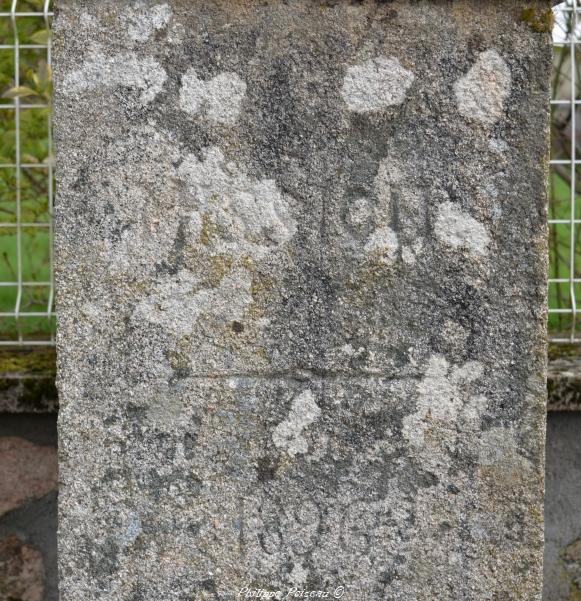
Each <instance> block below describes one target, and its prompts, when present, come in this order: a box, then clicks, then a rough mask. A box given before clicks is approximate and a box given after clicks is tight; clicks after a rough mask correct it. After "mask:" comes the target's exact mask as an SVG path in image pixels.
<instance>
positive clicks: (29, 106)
mask: <svg viewBox="0 0 581 601" xmlns="http://www.w3.org/2000/svg"><path fill="white" fill-rule="evenodd" d="M51 8H52V6H51V0H0V94H1V97H0V345H13V344H17V345H50V344H53V342H54V329H55V323H54V307H53V297H54V294H53V276H52V273H53V269H52V263H53V261H52V239H53V229H52V228H53V225H52V207H53V197H54V177H53V170H54V164H53V152H52V133H51V69H50V63H51V42H50V27H51V19H52V12H51Z"/></svg>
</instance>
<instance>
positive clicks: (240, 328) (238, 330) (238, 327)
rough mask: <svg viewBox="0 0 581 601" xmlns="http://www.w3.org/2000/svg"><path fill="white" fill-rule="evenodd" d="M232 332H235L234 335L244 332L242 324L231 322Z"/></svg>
mask: <svg viewBox="0 0 581 601" xmlns="http://www.w3.org/2000/svg"><path fill="white" fill-rule="evenodd" d="M232 330H233V331H234V332H236V334H240V333H242V332H244V324H242V323H240V322H239V321H233V322H232Z"/></svg>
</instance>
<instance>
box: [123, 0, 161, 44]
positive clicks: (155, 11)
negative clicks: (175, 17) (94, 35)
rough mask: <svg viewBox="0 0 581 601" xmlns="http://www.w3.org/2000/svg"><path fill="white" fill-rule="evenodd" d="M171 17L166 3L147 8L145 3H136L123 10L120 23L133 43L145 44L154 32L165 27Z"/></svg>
mask: <svg viewBox="0 0 581 601" xmlns="http://www.w3.org/2000/svg"><path fill="white" fill-rule="evenodd" d="M171 16H172V12H171V8H170V6H169V5H168V4H167V3H166V4H156V5H155V6H147V5H146V4H145V2H136V3H135V4H133V5H132V6H131V7H129V8H127V9H126V10H125V12H124V13H123V14H122V16H121V21H122V23H123V24H124V26H125V27H126V29H127V35H128V36H129V37H130V38H131V39H132V40H133V41H135V42H145V41H147V40H148V39H149V38H150V37H151V36H152V35H153V33H154V32H156V31H160V30H161V29H163V28H164V27H166V26H167V24H168V23H169V21H170V19H171Z"/></svg>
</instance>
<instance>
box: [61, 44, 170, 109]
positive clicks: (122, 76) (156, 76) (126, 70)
mask: <svg viewBox="0 0 581 601" xmlns="http://www.w3.org/2000/svg"><path fill="white" fill-rule="evenodd" d="M166 79H167V74H166V72H165V69H164V68H163V67H162V66H161V65H160V64H159V63H158V62H157V61H156V60H154V59H153V58H151V57H139V56H137V55H135V54H132V53H125V54H116V55H113V56H106V55H105V54H103V53H101V52H96V53H94V54H93V55H91V56H90V57H89V58H88V59H87V60H86V61H85V62H84V63H83V64H82V66H81V67H80V68H79V69H77V70H75V71H71V72H70V73H68V74H67V75H65V76H64V79H63V83H62V93H63V94H65V95H67V96H73V95H77V94H83V93H85V92H90V91H93V90H99V91H102V90H104V89H110V88H117V87H124V88H129V89H135V90H139V91H141V96H140V102H141V104H142V105H145V104H149V103H150V102H151V101H152V100H154V98H155V97H156V96H157V95H158V94H159V93H160V92H161V90H162V88H163V85H164V83H165V81H166Z"/></svg>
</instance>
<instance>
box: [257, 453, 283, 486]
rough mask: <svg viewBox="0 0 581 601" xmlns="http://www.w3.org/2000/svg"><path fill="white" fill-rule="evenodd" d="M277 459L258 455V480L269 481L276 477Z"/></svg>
mask: <svg viewBox="0 0 581 601" xmlns="http://www.w3.org/2000/svg"><path fill="white" fill-rule="evenodd" d="M278 465H279V459H278V458H273V457H268V456H265V457H260V458H259V459H258V461H257V467H256V472H257V477H258V481H259V482H269V481H270V480H274V479H275V478H276V470H277V469H278Z"/></svg>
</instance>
